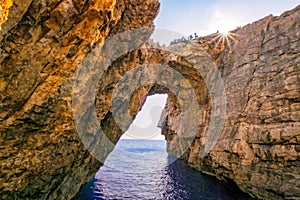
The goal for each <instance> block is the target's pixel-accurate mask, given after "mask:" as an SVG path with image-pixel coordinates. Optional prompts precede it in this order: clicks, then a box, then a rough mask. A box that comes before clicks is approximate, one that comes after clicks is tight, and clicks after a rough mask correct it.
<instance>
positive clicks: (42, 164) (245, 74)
mask: <svg viewBox="0 0 300 200" xmlns="http://www.w3.org/2000/svg"><path fill="white" fill-rule="evenodd" d="M0 2H2V1H0ZM158 8H159V3H158V2H157V1H155V0H148V1H145V0H122V1H120V0H118V1H117V0H101V1H100V0H93V1H91V0H90V1H88V0H86V1H77V0H60V1H53V0H52V1H48V0H36V1H30V0H26V1H20V0H15V1H13V5H12V7H11V8H10V12H9V15H8V18H7V19H8V20H7V21H6V22H5V23H4V24H2V31H1V34H0V47H1V48H0V101H1V104H0V139H1V140H0V141H1V143H0V149H1V154H0V161H1V166H0V171H1V174H0V196H1V197H3V198H5V199H70V198H71V197H72V196H74V195H75V194H76V192H77V191H78V190H79V188H80V186H81V185H82V184H83V183H84V182H86V181H87V180H89V179H90V178H91V177H92V176H93V175H94V174H95V172H96V171H97V170H98V168H99V167H100V165H101V162H99V161H97V160H96V159H95V158H94V157H93V156H91V155H90V153H89V151H87V150H86V146H84V144H83V143H86V142H87V143H88V147H92V149H89V150H91V152H92V153H93V155H94V156H96V157H97V156H98V155H99V154H100V156H102V158H103V159H105V156H107V154H108V153H109V151H110V150H111V146H105V145H104V146H100V147H97V144H98V142H99V141H100V142H101V141H104V140H105V138H108V139H109V141H111V142H112V143H116V142H117V141H118V139H119V138H120V136H121V135H122V134H123V132H124V131H125V130H126V129H127V128H128V126H129V125H130V123H131V122H132V120H133V119H134V117H135V115H136V114H137V112H138V111H139V110H140V108H141V107H142V106H143V103H144V102H145V98H146V97H147V96H148V95H152V94H155V93H166V94H168V95H169V98H168V106H167V107H166V109H165V112H164V113H165V116H164V117H163V119H164V120H163V121H162V124H161V125H162V127H163V134H164V135H165V136H166V140H167V141H168V151H169V152H170V153H172V154H174V155H177V156H178V157H180V158H182V159H185V160H187V161H188V162H189V163H190V164H191V165H193V166H194V167H195V168H197V169H199V170H201V171H204V172H207V173H210V174H213V175H216V176H217V177H220V178H222V179H232V180H234V181H235V182H236V183H237V184H238V186H239V187H240V188H241V189H242V190H244V191H245V192H248V193H250V194H252V195H253V196H256V197H260V198H268V199H280V198H281V199H283V198H286V199H296V198H299V196H300V194H299V188H300V187H299V176H300V172H299V170H300V169H299V140H300V138H299V137H300V130H299V128H300V107H299V106H300V85H299V84H300V80H299V79H300V66H299V48H300V44H299V43H300V41H299V33H300V27H299V21H300V20H299V15H300V7H297V8H296V9H294V10H292V11H290V12H286V13H284V14H283V15H282V16H280V17H272V16H269V17H267V18H265V19H262V20H260V21H258V22H255V23H253V24H250V25H247V26H245V27H242V28H240V29H238V30H235V31H234V33H235V35H234V40H230V45H229V44H228V43H227V44H225V45H221V46H220V45H217V46H215V45H216V44H215V42H213V41H211V38H212V37H214V36H208V37H204V38H200V39H199V40H195V41H193V42H191V43H189V44H185V45H182V46H180V45H179V46H178V47H170V48H169V49H159V48H149V47H145V46H142V44H143V43H144V42H146V41H147V38H148V37H149V36H150V33H151V31H152V29H144V31H138V32H134V31H133V32H129V34H125V35H122V37H121V39H119V40H117V41H119V42H118V43H113V42H112V43H111V44H110V45H104V44H103V42H104V41H105V40H106V39H107V38H109V37H110V36H112V37H113V35H116V34H117V35H118V33H120V32H123V31H126V30H130V29H132V28H140V27H143V28H146V27H151V26H153V20H154V18H155V16H156V15H157V13H158ZM5 18H6V17H5ZM117 37H118V36H117ZM132 39H134V41H135V42H136V44H135V47H134V48H133V47H132V46H134V45H133V44H127V43H126V42H127V41H131V40H132ZM123 43H124V45H123ZM172 48H173V49H172ZM122 50H124V51H125V53H124V54H121V55H119V56H117V57H116V58H115V59H114V60H112V62H111V63H110V64H109V66H106V67H102V63H105V62H104V61H107V60H106V55H107V54H106V53H107V52H108V54H113V55H118V52H119V51H122ZM101 61H103V62H101ZM196 61H201V62H196ZM91 64H95V66H94V65H93V66H94V68H92V67H91V66H92V65H91ZM96 64H97V65H96ZM153 64H156V65H153ZM79 66H81V67H83V68H84V69H85V70H87V71H88V72H89V73H88V74H87V75H86V76H85V75H84V74H83V75H82V74H81V71H79V72H78V68H79ZM141 66H142V67H141ZM164 66H167V67H164ZM99 69H101V70H102V71H103V74H102V75H101V78H100V79H99V81H98V82H96V84H93V85H89V84H85V83H94V82H93V81H94V80H95V76H96V75H97V70H99ZM89 70H90V71H89ZM199 70H200V71H199ZM217 71H219V72H220V76H215V72H217ZM199 72H201V73H199ZM78 76H79V78H78ZM77 78H78V79H77ZM220 80H222V81H220ZM74 82H75V85H76V84H77V86H80V87H79V88H77V90H75V93H73V95H72V91H73V92H74V88H73V86H74ZM221 83H222V84H223V85H222V84H221ZM218 84H220V86H222V87H223V89H224V91H225V92H226V93H225V94H223V93H222V90H221V91H218V90H213V92H212V91H211V88H214V87H215V86H218ZM90 87H95V88H96V92H95V94H94V93H92V96H93V95H94V96H95V97H94V99H93V98H92V100H93V101H89V100H88V99H85V98H84V97H85V95H90V94H88V93H89V88H90ZM222 87H221V89H222ZM132 88H133V89H132ZM75 89H76V88H75ZM218 94H219V95H218ZM74 95H75V97H76V98H74ZM222 95H225V97H226V98H225V99H226V102H227V103H226V105H224V104H217V101H218V100H220V101H221V100H224V96H222ZM219 97H220V99H218V98H219ZM72 98H73V99H72ZM223 107H226V108H227V109H226V110H224V109H223ZM213 109H215V111H217V112H216V113H214V112H211V111H212V110H213ZM72 110H73V111H74V110H78V111H79V113H75V114H74V112H72ZM222 111H226V112H225V116H224V118H222V117H220V116H219V115H218V113H221V112H222ZM93 112H95V113H96V116H94V115H93ZM74 119H75V121H76V120H79V121H81V120H83V122H86V121H89V120H96V121H97V122H98V124H87V125H84V124H83V125H82V126H79V127H78V126H76V123H74ZM185 122H188V123H185ZM211 122H214V124H220V125H222V127H215V128H221V132H220V133H221V135H220V136H219V137H218V138H214V137H212V136H211V135H210V134H208V133H209V132H212V133H213V131H214V130H216V129H215V128H212V129H210V128H209V124H210V123H211ZM218 122H220V123H218ZM223 122H224V127H223ZM98 127H101V128H102V130H103V133H101V134H100V133H98V132H97V131H96V132H95V131H94V130H97V129H98ZM76 128H77V131H76ZM81 131H83V132H85V133H87V135H88V137H87V138H85V139H86V140H84V141H82V140H81V139H82V138H81V139H80V138H79V137H80V134H78V132H81ZM105 136H106V137H105ZM99 138H100V139H99ZM211 140H216V145H215V146H214V148H213V149H210V148H208V149H207V147H208V144H206V143H205V142H207V141H211ZM82 142H83V143H82ZM203 149H204V150H205V149H206V150H211V151H209V152H208V154H203V155H205V156H204V157H202V156H200V155H202V153H203V152H201V151H203ZM99 152H100V153H99ZM100 160H101V159H100Z"/></svg>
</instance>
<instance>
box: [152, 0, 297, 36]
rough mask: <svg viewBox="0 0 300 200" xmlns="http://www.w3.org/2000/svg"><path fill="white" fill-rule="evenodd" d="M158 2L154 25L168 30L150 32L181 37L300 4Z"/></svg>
mask: <svg viewBox="0 0 300 200" xmlns="http://www.w3.org/2000/svg"><path fill="white" fill-rule="evenodd" d="M160 3H161V6H160V13H159V14H158V16H157V18H156V19H155V25H156V28H157V29H163V30H167V31H159V33H156V34H155V35H154V36H153V38H154V39H156V40H166V37H167V36H169V38H180V37H181V36H188V35H190V34H194V33H195V32H196V33H197V34H198V35H199V36H205V35H209V34H211V33H215V32H217V30H218V31H220V32H226V31H229V30H233V29H235V28H236V27H238V26H244V25H247V24H249V23H252V22H254V21H257V20H259V19H261V18H263V17H265V16H268V15H270V14H273V15H274V16H279V15H280V14H282V13H283V12H284V11H286V10H291V9H293V8H295V7H296V6H297V5H299V4H300V0H251V1H250V0H239V1H238V0H160ZM159 37H160V38H159ZM158 38H159V39H158ZM162 38H163V39H162Z"/></svg>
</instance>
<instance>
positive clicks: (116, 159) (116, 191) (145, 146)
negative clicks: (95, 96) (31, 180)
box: [74, 139, 251, 200]
mask: <svg viewBox="0 0 300 200" xmlns="http://www.w3.org/2000/svg"><path fill="white" fill-rule="evenodd" d="M95 199H97V200H102V199H172V200H173V199H179V200H182V199H199V200H215V199H217V200H218V199H220V200H227V199H228V200H230V199H242V200H245V199H251V198H250V197H249V196H248V195H246V194H243V193H242V192H241V191H240V190H238V189H237V188H235V187H233V186H229V185H224V184H223V183H221V182H220V181H219V180H217V179H216V178H214V177H211V176H208V175H205V174H202V173H200V172H199V171H196V170H195V169H193V168H191V167H190V166H189V165H187V164H186V163H185V162H184V161H182V160H176V159H175V158H173V157H172V156H169V155H168V154H167V152H166V143H165V141H160V140H124V139H121V140H120V141H119V142H118V144H117V145H116V147H115V149H114V151H112V152H111V153H110V155H109V156H108V158H107V159H106V161H105V163H104V165H103V166H102V167H101V168H100V170H99V171H98V172H97V174H96V176H95V177H94V178H93V179H92V180H90V181H89V182H88V183H87V184H86V185H84V186H83V187H82V188H81V190H80V192H79V193H78V194H77V196H76V197H75V198H74V200H95Z"/></svg>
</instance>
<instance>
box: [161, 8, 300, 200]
mask: <svg viewBox="0 0 300 200" xmlns="http://www.w3.org/2000/svg"><path fill="white" fill-rule="evenodd" d="M215 36H216V35H211V36H207V37H204V38H201V39H199V42H200V43H201V45H202V46H203V47H204V48H205V49H207V51H208V52H209V53H210V54H211V56H212V57H213V58H214V60H215V62H216V64H217V65H218V68H219V70H220V72H221V75H222V79H223V80H224V85H225V91H226V99H227V106H226V108H227V109H226V110H227V111H226V120H225V124H224V128H223V130H222V133H221V135H220V137H219V138H218V140H217V143H216V145H215V147H214V149H213V150H212V151H211V152H210V153H209V154H208V155H207V156H205V157H204V158H200V157H199V153H200V151H201V148H203V145H205V143H204V141H205V137H206V136H205V134H206V132H205V131H200V132H199V135H198V136H197V137H196V139H195V140H194V141H193V144H192V145H191V146H190V148H189V149H188V155H187V156H184V159H186V160H187V161H188V162H189V163H190V164H191V165H192V166H194V167H195V168H197V169H199V170H201V171H204V172H206V173H209V174H213V175H216V176H217V177H219V178H221V179H225V180H226V179H228V178H229V179H232V180H234V181H235V182H236V183H237V184H238V185H239V187H240V188H241V189H242V190H243V191H245V192H247V193H250V194H252V195H253V196H255V197H258V198H263V199H298V198H300V185H299V184H300V167H299V166H300V59H299V58H300V37H299V36H300V7H299V6H298V7H297V8H295V9H294V10H292V11H288V12H285V13H284V14H282V15H281V16H280V17H273V16H268V17H266V18H264V19H262V20H259V21H257V22H255V23H253V24H249V25H247V26H244V27H242V28H239V29H237V30H235V31H233V32H232V35H231V36H232V38H231V39H230V38H229V41H230V43H225V46H224V47H221V48H220V44H219V45H217V44H216V42H214V40H212V39H213V38H214V37H215ZM190 54H194V49H193V48H191V49H190ZM175 113H176V112H175ZM168 117H169V118H168V122H166V126H165V127H164V128H165V129H164V134H165V135H166V136H167V139H168V138H169V137H171V136H172V135H174V134H178V133H176V131H174V128H173V127H172V126H174V124H173V123H172V120H170V118H172V116H171V115H169V116H168ZM210 118H211V117H210ZM210 120H211V119H210ZM203 124H204V127H205V126H208V121H207V122H205V123H203ZM179 134H181V133H179ZM169 147H172V149H171V151H170V153H173V154H175V155H176V154H178V152H176V151H178V149H180V148H181V145H179V144H176V143H175V144H174V143H172V142H169ZM174 151H175V152H174Z"/></svg>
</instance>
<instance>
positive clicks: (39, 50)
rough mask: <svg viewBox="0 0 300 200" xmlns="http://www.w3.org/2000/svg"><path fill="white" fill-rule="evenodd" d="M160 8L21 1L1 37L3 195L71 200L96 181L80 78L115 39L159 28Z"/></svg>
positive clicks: (111, 0)
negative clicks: (84, 139)
mask: <svg viewBox="0 0 300 200" xmlns="http://www.w3.org/2000/svg"><path fill="white" fill-rule="evenodd" d="M0 2H1V3H2V2H3V1H0ZM4 2H5V1H4ZM1 6H2V4H1ZM158 8H159V4H158V2H157V1H154V0H153V1H151V0H150V1H144V0H142V1H139V0H138V1H137V0H126V1H125V0H124V1H119V0H118V1H116V0H103V1H98V0H87V1H77V0H73V1H72V0H63V1H61V0H59V1H58V0H57V1H56V0H54V1H53V0H51V1H48V0H37V1H31V0H26V1H23V0H22V1H20V0H14V1H13V5H12V7H11V9H10V13H9V15H8V20H7V21H6V22H5V23H4V24H2V31H1V32H0V33H1V35H0V47H1V48H0V102H1V104H0V138H1V139H0V141H1V142H0V149H1V151H0V152H1V155H0V160H1V167H0V172H1V175H0V196H1V197H2V198H4V199H70V198H71V197H72V196H74V195H75V194H76V193H77V191H78V190H79V188H80V186H81V185H82V184H83V183H85V182H86V181H88V180H89V179H90V178H91V177H93V175H94V174H95V173H96V171H97V170H98V169H99V167H100V165H101V163H100V162H99V161H97V160H96V159H95V158H93V157H92V156H91V155H90V154H89V152H88V151H87V150H86V149H85V148H84V146H83V144H82V143H81V140H80V138H79V137H78V134H77V133H76V131H75V125H74V120H73V116H72V106H71V105H72V102H71V98H72V86H73V79H74V78H73V77H74V73H75V71H76V69H77V67H78V64H79V63H81V62H82V60H83V59H84V57H85V56H86V54H87V53H88V52H90V51H91V50H92V49H93V48H94V46H96V45H97V44H99V43H101V42H102V41H103V40H104V39H105V38H106V37H108V36H109V35H113V34H115V33H118V32H120V31H125V30H128V29H130V28H138V27H151V26H152V25H153V19H154V17H155V16H156V14H157V12H158ZM140 12H141V13H143V15H140ZM1 14H2V13H1Z"/></svg>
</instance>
